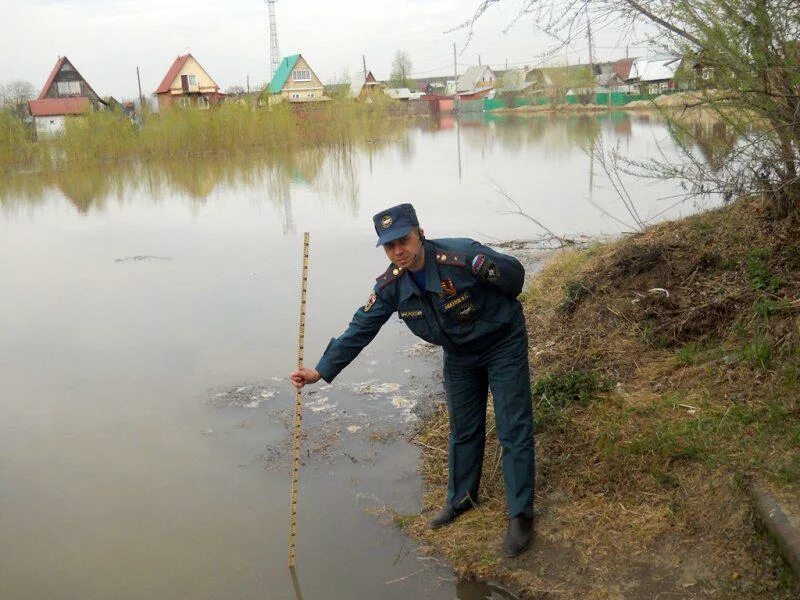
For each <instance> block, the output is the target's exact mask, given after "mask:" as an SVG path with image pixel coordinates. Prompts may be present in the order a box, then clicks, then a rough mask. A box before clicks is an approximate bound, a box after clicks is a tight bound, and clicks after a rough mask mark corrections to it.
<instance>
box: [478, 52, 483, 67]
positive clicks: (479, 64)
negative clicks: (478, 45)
mask: <svg viewBox="0 0 800 600" xmlns="http://www.w3.org/2000/svg"><path fill="white" fill-rule="evenodd" d="M478 66H479V67H480V66H482V65H481V55H480V54H478Z"/></svg>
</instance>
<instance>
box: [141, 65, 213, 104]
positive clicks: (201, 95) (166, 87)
mask: <svg viewBox="0 0 800 600" xmlns="http://www.w3.org/2000/svg"><path fill="white" fill-rule="evenodd" d="M156 97H157V98H158V108H159V109H162V108H169V107H172V106H178V107H179V108H210V107H211V106H219V104H220V102H222V99H223V98H224V97H225V94H223V93H222V92H220V91H219V86H218V85H217V82H216V81H214V80H213V79H212V78H211V75H209V74H208V71H206V70H205V69H204V68H203V67H202V66H201V65H200V63H199V62H197V59H195V57H194V56H192V55H191V54H183V55H181V56H178V58H176V59H175V61H174V62H173V63H172V66H171V67H170V68H169V71H167V74H166V75H165V76H164V79H163V80H162V81H161V85H159V86H158V89H156Z"/></svg>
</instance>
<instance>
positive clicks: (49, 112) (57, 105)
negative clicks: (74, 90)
mask: <svg viewBox="0 0 800 600" xmlns="http://www.w3.org/2000/svg"><path fill="white" fill-rule="evenodd" d="M28 107H29V108H30V110H31V115H33V116H34V117H52V116H55V115H78V114H81V113H83V112H86V111H87V110H89V98H87V97H86V96H77V97H74V98H44V99H43V100H31V101H30V102H28Z"/></svg>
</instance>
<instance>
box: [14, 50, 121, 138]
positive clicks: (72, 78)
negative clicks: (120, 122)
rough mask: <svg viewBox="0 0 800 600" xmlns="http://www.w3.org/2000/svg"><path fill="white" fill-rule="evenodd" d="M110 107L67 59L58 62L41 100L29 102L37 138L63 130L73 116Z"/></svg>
mask: <svg viewBox="0 0 800 600" xmlns="http://www.w3.org/2000/svg"><path fill="white" fill-rule="evenodd" d="M106 108H107V103H106V101H105V100H103V99H102V98H101V97H100V96H99V95H98V94H97V92H95V91H94V89H92V86H90V85H89V83H88V82H87V81H86V80H85V79H84V78H83V76H82V75H81V74H80V73H79V72H78V70H77V69H76V68H75V66H74V65H73V64H72V63H71V62H70V61H69V59H68V58H67V57H66V56H62V57H60V58H59V59H58V61H56V66H55V67H53V70H52V71H51V72H50V76H49V77H48V78H47V81H46V82H45V84H44V87H43V88H42V91H41V93H40V94H39V97H38V98H37V99H36V100H30V101H29V102H28V109H29V110H30V112H31V117H33V123H34V127H35V129H36V135H37V136H47V135H54V134H57V133H59V132H61V131H63V129H64V125H65V122H66V119H67V118H68V117H69V116H74V115H81V114H83V113H86V112H89V111H91V110H105V109H106Z"/></svg>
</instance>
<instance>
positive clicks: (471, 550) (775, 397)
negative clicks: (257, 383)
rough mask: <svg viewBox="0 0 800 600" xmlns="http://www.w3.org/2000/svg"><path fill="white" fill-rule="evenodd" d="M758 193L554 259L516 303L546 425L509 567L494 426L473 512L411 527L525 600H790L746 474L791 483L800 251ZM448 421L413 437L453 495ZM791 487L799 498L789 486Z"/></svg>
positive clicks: (799, 468)
mask: <svg viewBox="0 0 800 600" xmlns="http://www.w3.org/2000/svg"><path fill="white" fill-rule="evenodd" d="M766 210H767V209H766V207H765V206H764V205H763V204H762V203H761V202H760V201H756V200H751V201H742V202H739V203H737V204H734V205H731V206H728V207H725V208H723V209H720V210H716V211H713V212H709V213H705V214H702V215H698V216H693V217H690V218H687V219H684V220H681V221H677V222H670V223H664V224H661V225H657V226H654V227H652V228H650V229H648V230H647V231H645V232H644V233H641V234H638V235H633V236H630V237H626V238H624V239H622V240H619V241H617V242H614V243H609V244H602V245H598V246H596V247H593V248H591V249H589V250H570V251H564V252H562V253H560V254H558V255H556V256H555V257H554V258H553V259H552V260H551V261H550V263H549V264H548V265H547V266H546V268H545V269H544V270H543V271H542V272H541V273H540V274H539V275H538V276H537V277H536V279H535V280H534V281H533V282H532V284H531V285H530V286H529V288H528V289H527V290H526V292H525V294H524V305H525V309H526V314H527V319H528V326H529V330H530V334H531V369H532V372H533V374H534V376H535V383H534V402H535V404H536V424H537V461H538V465H537V466H538V481H537V507H538V508H537V510H538V511H539V514H538V516H537V521H536V539H535V542H534V545H533V548H532V549H531V550H530V551H529V552H528V553H527V554H526V555H524V556H523V557H521V558H518V559H515V560H511V561H509V560H503V559H500V558H499V551H498V550H499V542H500V540H501V539H502V535H503V533H504V528H505V522H506V521H505V500H504V496H503V490H502V474H501V472H500V471H501V469H500V468H499V466H498V464H499V453H498V448H497V443H496V438H495V436H494V435H493V434H492V433H490V435H489V439H488V446H487V453H486V462H485V466H484V486H483V490H482V499H483V502H482V504H481V505H480V506H479V507H478V509H477V510H474V511H471V512H470V513H466V514H465V515H464V516H463V517H462V518H461V519H459V521H457V522H456V523H455V524H454V525H453V526H450V527H447V528H444V529H443V530H439V531H436V532H431V531H428V530H427V529H425V517H426V516H427V513H426V514H425V515H424V516H422V517H408V518H400V519H399V521H400V524H401V525H402V526H404V527H406V528H407V529H409V530H410V531H411V532H412V533H413V534H414V535H416V536H417V537H419V538H420V539H421V540H423V542H424V543H425V544H427V545H429V547H430V548H431V549H432V550H433V551H435V552H440V553H442V554H444V555H445V556H447V558H448V559H450V560H451V561H452V562H453V564H454V566H455V568H456V570H457V571H458V572H459V574H461V575H466V576H477V577H490V578H497V579H500V580H503V581H506V582H508V583H510V584H511V585H512V586H514V587H517V588H519V589H520V590H522V591H523V595H524V596H527V597H551V596H552V597H563V598H577V597H583V598H595V597H596V598H606V597H623V598H640V597H650V598H652V597H654V596H656V595H657V594H658V593H659V592H662V593H667V592H670V593H671V594H678V596H676V597H683V598H694V597H706V596H709V595H710V596H713V597H716V598H740V597H749V598H792V597H797V593H798V584H797V582H796V581H795V580H794V579H793V577H792V575H791V572H790V570H789V568H788V567H787V566H786V565H785V563H784V562H783V560H782V559H781V557H780V556H779V554H778V553H777V551H776V550H775V547H774V546H773V544H772V542H771V541H769V539H768V538H767V536H766V535H765V534H764V533H763V532H762V531H761V529H760V527H759V526H758V524H757V521H756V519H755V517H754V514H753V507H752V504H751V501H750V499H749V495H748V491H747V490H748V485H749V483H750V482H751V481H758V482H763V483H764V484H765V485H766V486H768V487H770V488H772V489H773V490H776V491H780V492H791V493H795V494H796V493H797V492H800V243H798V241H797V237H796V224H793V223H789V222H788V221H775V220H773V219H771V218H768V217H767V216H766ZM446 437H447V419H446V415H445V414H444V412H441V413H439V414H437V415H435V416H434V417H433V418H432V419H430V420H429V421H427V422H426V423H425V424H424V426H423V427H422V429H421V431H420V432H419V433H418V434H417V438H416V439H417V440H420V441H421V442H422V443H423V444H424V446H422V451H423V459H422V471H423V473H424V478H425V482H426V484H427V486H428V489H429V492H428V493H427V494H426V497H425V508H426V509H432V508H434V507H438V506H439V505H440V504H441V502H442V499H443V490H444V486H445V484H446V479H447V470H446V453H445V449H446ZM795 497H796V496H795Z"/></svg>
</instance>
